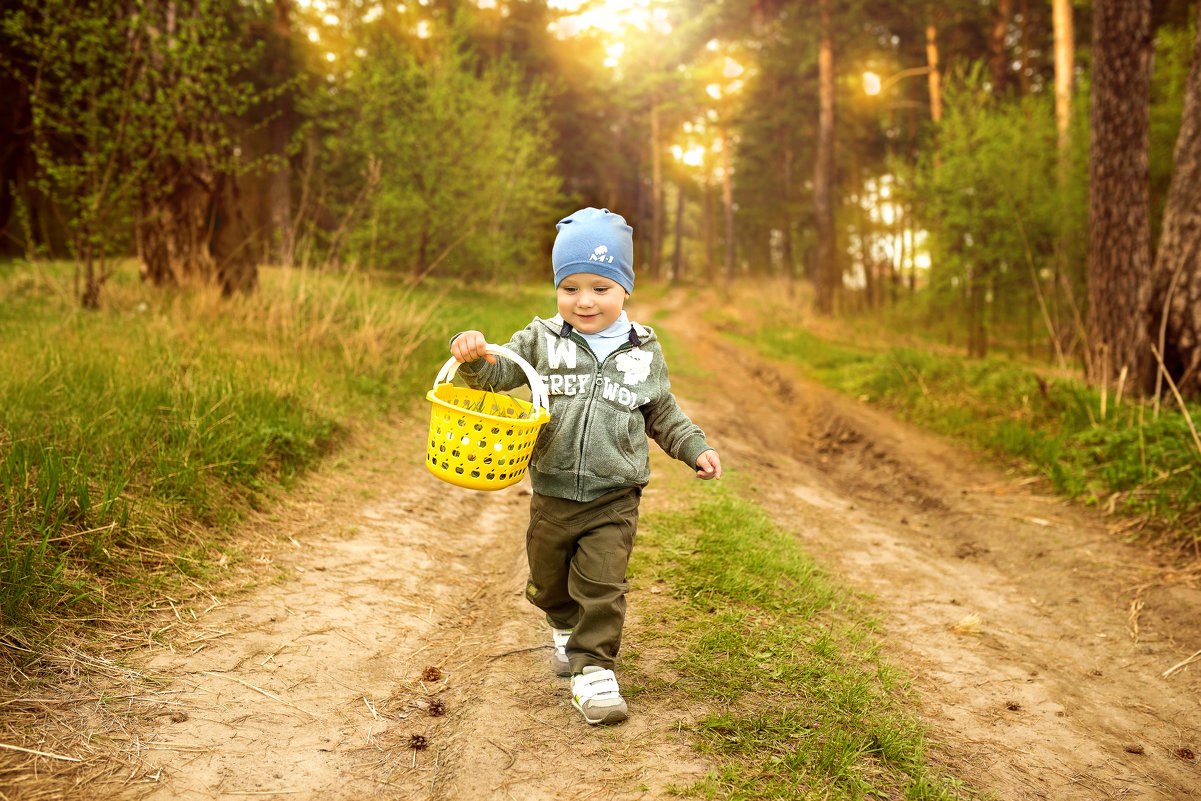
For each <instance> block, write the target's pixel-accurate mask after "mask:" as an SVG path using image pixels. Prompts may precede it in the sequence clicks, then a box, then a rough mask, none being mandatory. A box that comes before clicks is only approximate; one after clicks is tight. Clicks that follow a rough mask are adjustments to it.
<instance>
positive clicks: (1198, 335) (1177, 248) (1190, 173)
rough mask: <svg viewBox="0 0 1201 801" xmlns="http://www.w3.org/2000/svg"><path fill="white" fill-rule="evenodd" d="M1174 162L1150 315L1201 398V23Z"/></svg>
mask: <svg viewBox="0 0 1201 801" xmlns="http://www.w3.org/2000/svg"><path fill="white" fill-rule="evenodd" d="M1199 15H1201V12H1199ZM1174 164H1175V167H1174V170H1173V172H1172V184H1171V187H1170V188H1169V189H1168V201H1167V206H1166V207H1165V208H1164V215H1163V230H1162V232H1161V233H1160V237H1159V250H1158V253H1157V256H1156V259H1155V268H1154V271H1153V273H1152V281H1151V289H1150V291H1149V300H1148V307H1147V316H1148V318H1149V321H1150V324H1151V336H1152V339H1153V341H1154V342H1155V344H1156V348H1157V349H1158V350H1159V351H1160V353H1161V354H1162V355H1163V359H1164V363H1165V366H1166V367H1167V369H1168V373H1169V375H1171V377H1172V379H1173V381H1175V382H1176V384H1177V385H1178V386H1179V388H1180V390H1181V392H1182V393H1184V394H1187V395H1189V396H1191V397H1193V398H1201V20H1199V21H1198V26H1197V40H1196V43H1195V44H1194V45H1193V64H1192V67H1191V69H1190V71H1189V77H1188V85H1187V88H1186V89H1185V92H1184V113H1183V116H1182V119H1181V125H1180V134H1179V136H1178V138H1177V140H1176V154H1175V160H1174ZM1165 311H1166V314H1165ZM1155 384H1156V387H1157V388H1159V387H1160V382H1159V377H1158V376H1157V378H1156V382H1155ZM1148 389H1149V388H1148Z"/></svg>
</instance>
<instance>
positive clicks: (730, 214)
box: [721, 125, 737, 285]
mask: <svg viewBox="0 0 1201 801" xmlns="http://www.w3.org/2000/svg"><path fill="white" fill-rule="evenodd" d="M730 149H731V144H730V129H729V128H728V127H726V126H725V125H723V126H722V129H721V203H722V208H723V210H724V212H725V221H726V258H725V280H726V284H727V285H729V284H731V283H733V281H734V277H735V275H736V273H737V266H736V265H735V263H734V256H735V254H736V249H735V242H734V164H733V161H734V160H733V159H732V158H730Z"/></svg>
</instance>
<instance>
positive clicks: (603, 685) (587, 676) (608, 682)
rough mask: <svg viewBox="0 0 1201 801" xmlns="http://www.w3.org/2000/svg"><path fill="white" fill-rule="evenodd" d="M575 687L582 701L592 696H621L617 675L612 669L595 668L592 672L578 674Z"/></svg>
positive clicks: (574, 683)
mask: <svg viewBox="0 0 1201 801" xmlns="http://www.w3.org/2000/svg"><path fill="white" fill-rule="evenodd" d="M573 685H574V687H573V689H574V690H575V693H576V696H577V697H578V698H579V699H580V701H581V702H583V701H587V700H589V699H591V698H601V697H603V696H607V695H609V694H613V695H617V696H620V694H621V691H620V690H619V689H618V687H617V676H615V675H614V674H613V671H611V670H594V671H592V672H590V673H584V674H583V675H580V676H576V677H575V681H574V682H573Z"/></svg>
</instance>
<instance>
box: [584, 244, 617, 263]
mask: <svg viewBox="0 0 1201 801" xmlns="http://www.w3.org/2000/svg"><path fill="white" fill-rule="evenodd" d="M608 252H609V248H607V247H605V246H604V245H598V246H597V248H596V250H594V251H592V255H591V256H589V257H588V261H599V262H601V263H602V264H612V263H613V257H612V256H609V257H607V258H606V257H605V254H606V253H608Z"/></svg>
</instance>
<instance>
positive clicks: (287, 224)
mask: <svg viewBox="0 0 1201 801" xmlns="http://www.w3.org/2000/svg"><path fill="white" fill-rule="evenodd" d="M274 9H275V17H274V25H273V31H274V33H275V38H276V42H275V46H276V47H277V48H279V53H278V55H277V58H276V63H275V69H276V75H279V76H282V75H285V74H290V73H291V71H292V70H293V66H292V22H291V14H292V0H275V3H274ZM274 111H275V116H274V117H273V118H272V120H271V123H270V131H269V135H270V147H271V152H272V154H273V155H274V156H275V157H276V158H278V159H279V161H278V163H277V165H276V168H275V171H274V172H272V173H271V181H270V186H271V190H270V192H271V193H270V196H269V198H268V203H269V204H270V209H271V227H272V228H273V229H274V235H273V237H272V245H273V247H274V250H275V253H274V256H275V259H276V261H277V262H278V263H279V264H280V265H282V266H284V267H291V266H292V262H293V259H294V252H295V243H294V242H293V241H292V233H293V226H292V168H291V164H290V163H289V161H288V145H289V144H290V143H291V141H292V134H293V129H294V126H295V117H294V112H293V108H292V96H291V93H286V94H284V95H282V96H281V97H280V98H279V100H277V101H276V103H275V109H274Z"/></svg>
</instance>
